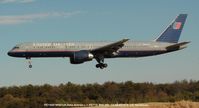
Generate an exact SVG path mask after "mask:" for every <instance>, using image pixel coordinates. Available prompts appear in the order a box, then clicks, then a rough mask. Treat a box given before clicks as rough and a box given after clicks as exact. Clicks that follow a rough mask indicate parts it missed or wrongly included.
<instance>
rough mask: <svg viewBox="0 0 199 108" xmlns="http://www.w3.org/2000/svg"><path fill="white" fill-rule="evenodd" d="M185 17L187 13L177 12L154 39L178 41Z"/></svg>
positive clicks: (170, 41)
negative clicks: (172, 19)
mask: <svg viewBox="0 0 199 108" xmlns="http://www.w3.org/2000/svg"><path fill="white" fill-rule="evenodd" d="M186 18H187V14H179V15H178V16H177V18H176V19H175V20H174V21H173V22H172V23H171V24H170V25H169V26H168V27H167V29H166V30H165V31H164V32H163V33H162V34H161V35H160V36H159V37H158V38H157V39H156V40H155V41H157V42H169V43H178V40H179V38H180V34H181V32H182V29H183V26H184V24H185V21H186Z"/></svg>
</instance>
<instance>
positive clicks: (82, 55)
mask: <svg viewBox="0 0 199 108" xmlns="http://www.w3.org/2000/svg"><path fill="white" fill-rule="evenodd" d="M93 58H94V56H93V54H91V53H90V52H89V51H85V50H82V51H78V52H74V53H73V56H72V57H70V63H71V64H81V63H84V62H86V61H91V60H92V59H93Z"/></svg>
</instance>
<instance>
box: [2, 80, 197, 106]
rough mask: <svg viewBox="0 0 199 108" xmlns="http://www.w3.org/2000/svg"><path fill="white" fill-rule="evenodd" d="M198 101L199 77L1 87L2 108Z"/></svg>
mask: <svg viewBox="0 0 199 108" xmlns="http://www.w3.org/2000/svg"><path fill="white" fill-rule="evenodd" d="M180 100H191V101H199V81H186V80H183V81H176V82H174V83H171V84H153V83H134V82H131V81H127V82H122V83H116V82H105V83H104V84H97V83H94V84H82V85H79V84H73V83H71V82H68V83H66V84H60V85H59V86H51V85H48V84H45V85H42V86H33V85H26V86H12V87H2V88H0V106H1V108H4V107H5V108H17V106H18V107H21V108H22V107H23V108H38V107H43V104H45V103H56V104H66V103H83V104H88V103H97V104H98V103H101V104H103V103H143V102H175V101H180Z"/></svg>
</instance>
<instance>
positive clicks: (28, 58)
mask: <svg viewBox="0 0 199 108" xmlns="http://www.w3.org/2000/svg"><path fill="white" fill-rule="evenodd" d="M26 59H27V60H28V64H29V66H28V67H29V68H32V64H31V58H30V57H26Z"/></svg>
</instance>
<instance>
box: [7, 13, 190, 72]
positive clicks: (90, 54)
mask: <svg viewBox="0 0 199 108" xmlns="http://www.w3.org/2000/svg"><path fill="white" fill-rule="evenodd" d="M186 18H187V14H179V15H178V16H177V17H176V18H175V20H174V21H172V23H171V24H169V26H168V27H167V28H166V30H164V31H163V32H162V33H161V34H160V36H159V37H157V38H156V39H155V40H153V41H148V42H142V41H130V40H129V39H126V38H124V39H121V40H119V41H116V42H113V41H110V42H108V41H96V42H94V41H89V42H86V41H81V42H75V41H67V42H40V43H39V42H27V43H21V44H17V45H16V46H14V48H12V49H11V50H10V51H9V52H8V55H9V56H12V57H21V58H26V59H27V60H28V63H29V68H32V65H31V58H41V57H69V58H70V63H71V64H82V63H84V62H87V61H92V60H93V59H95V60H96V61H97V62H98V64H96V68H100V69H104V68H106V67H107V66H108V65H107V64H106V63H104V59H105V58H124V57H146V56H154V55H159V54H165V53H169V52H173V51H178V50H181V49H184V48H186V47H187V46H186V45H187V44H188V43H190V42H188V41H184V42H178V40H179V38H180V35H181V32H182V29H183V26H184V24H185V21H186Z"/></svg>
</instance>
